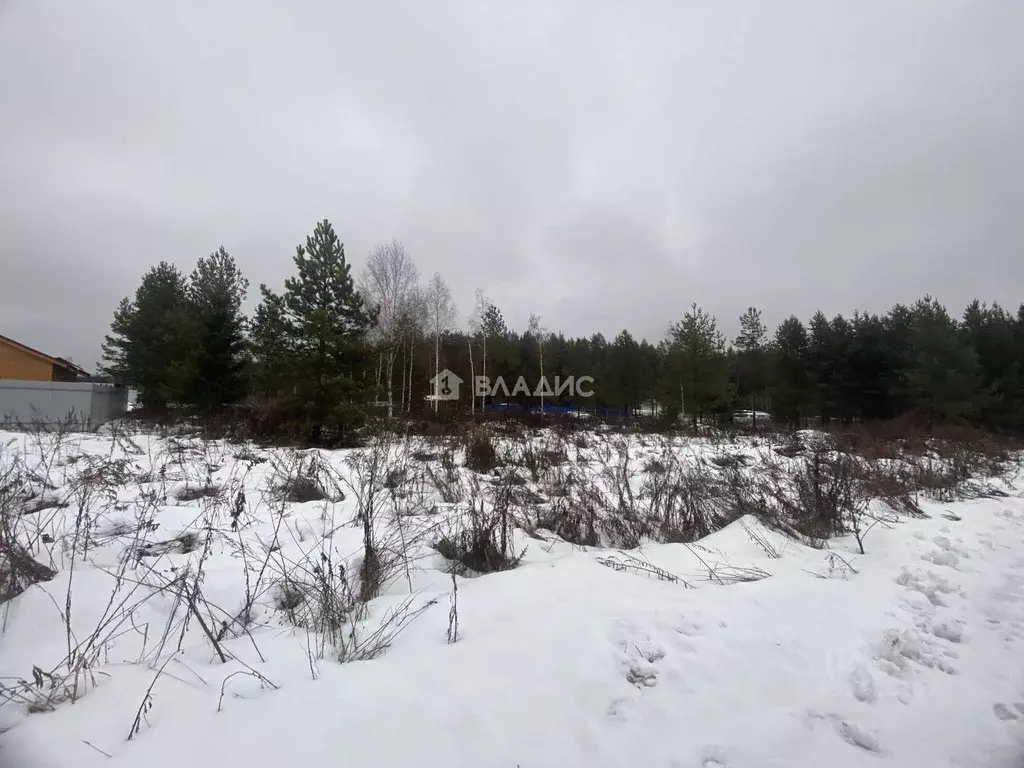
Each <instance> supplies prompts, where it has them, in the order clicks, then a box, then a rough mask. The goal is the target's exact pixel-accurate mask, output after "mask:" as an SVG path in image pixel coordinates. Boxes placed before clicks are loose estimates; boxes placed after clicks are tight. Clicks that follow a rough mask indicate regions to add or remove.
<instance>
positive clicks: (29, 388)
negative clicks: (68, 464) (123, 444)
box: [0, 379, 128, 429]
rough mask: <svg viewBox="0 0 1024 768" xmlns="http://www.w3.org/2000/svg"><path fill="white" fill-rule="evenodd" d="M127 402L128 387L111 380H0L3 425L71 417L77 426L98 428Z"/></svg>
mask: <svg viewBox="0 0 1024 768" xmlns="http://www.w3.org/2000/svg"><path fill="white" fill-rule="evenodd" d="M127 405H128V390H127V389H125V388H124V387H115V386H113V385H110V384H93V383H92V382H74V383H70V382H68V383H64V382H57V381H16V380H13V379H3V380H0V427H2V426H5V425H9V426H24V425H28V424H32V423H34V422H42V423H43V424H47V425H54V424H57V423H60V422H65V421H68V420H70V421H72V422H73V423H74V427H75V428H77V429H96V428H97V427H99V426H100V425H101V424H103V423H104V422H107V421H110V420H111V419H116V418H117V417H119V416H121V415H122V414H123V413H124V412H125V409H126V408H127Z"/></svg>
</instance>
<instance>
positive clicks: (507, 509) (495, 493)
mask: <svg viewBox="0 0 1024 768" xmlns="http://www.w3.org/2000/svg"><path fill="white" fill-rule="evenodd" d="M490 501H491V503H490V504H487V503H486V500H485V499H484V498H483V496H482V495H481V492H480V489H479V486H478V485H475V486H474V488H473V492H472V497H471V499H470V502H469V509H468V511H467V514H466V515H465V516H464V519H463V520H461V521H459V523H458V524H456V525H455V526H454V528H453V529H452V530H449V531H446V532H444V533H442V535H441V536H440V537H439V538H438V539H437V540H436V541H435V543H434V548H435V549H436V550H437V551H438V552H439V553H440V554H441V556H442V557H444V558H445V559H447V560H451V561H452V562H454V563H456V564H457V566H458V567H460V568H461V569H462V570H463V572H466V571H471V572H473V573H477V574H484V573H495V572H497V571H507V570H510V569H512V568H515V567H516V566H517V565H518V564H519V561H520V560H521V559H522V557H523V554H525V552H520V553H518V554H516V553H514V552H513V551H512V540H511V539H512V536H511V534H512V528H513V518H512V509H511V504H512V493H511V489H510V487H509V486H503V485H500V484H499V485H497V486H495V487H494V488H493V489H492V491H491V499H490Z"/></svg>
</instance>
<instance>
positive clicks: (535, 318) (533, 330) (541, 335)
mask: <svg viewBox="0 0 1024 768" xmlns="http://www.w3.org/2000/svg"><path fill="white" fill-rule="evenodd" d="M526 335H527V336H529V337H530V338H532V339H533V340H534V341H536V342H537V352H538V353H539V355H540V381H538V382H537V390H538V391H539V392H540V412H541V415H543V414H544V388H545V382H544V340H545V337H546V336H547V331H545V330H544V329H543V328H541V326H540V315H535V314H533V313H532V312H531V313H530V319H529V321H528V323H527V326H526Z"/></svg>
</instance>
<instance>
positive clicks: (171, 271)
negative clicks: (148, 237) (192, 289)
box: [102, 261, 196, 408]
mask: <svg viewBox="0 0 1024 768" xmlns="http://www.w3.org/2000/svg"><path fill="white" fill-rule="evenodd" d="M187 299H188V291H187V285H186V282H185V278H184V276H183V275H182V274H181V272H180V271H179V270H178V268H177V267H175V266H174V265H173V264H169V263H168V262H165V261H161V262H160V263H159V264H157V265H156V266H155V267H152V268H151V269H150V270H149V271H148V272H147V273H146V274H145V275H143V277H142V281H141V283H140V284H139V287H138V288H137V289H136V291H135V297H134V299H133V300H129V299H128V298H124V299H122V300H121V302H120V303H119V304H118V306H117V309H116V310H115V311H114V320H113V322H112V323H111V326H110V333H109V334H108V335H107V336H106V338H105V340H104V342H103V363H102V371H103V373H105V374H107V375H109V376H111V377H112V378H113V379H114V380H116V381H119V382H122V383H125V384H127V385H129V386H132V387H135V388H136V389H138V391H139V400H140V401H141V402H142V403H143V404H144V405H145V406H147V407H152V408H163V407H165V406H166V405H167V403H169V402H180V401H181V400H182V399H183V397H184V394H185V389H186V387H187V381H188V366H189V355H190V352H191V350H192V349H193V348H194V345H195V333H196V325H195V323H194V322H193V320H192V318H191V317H190V315H189V312H188V301H187Z"/></svg>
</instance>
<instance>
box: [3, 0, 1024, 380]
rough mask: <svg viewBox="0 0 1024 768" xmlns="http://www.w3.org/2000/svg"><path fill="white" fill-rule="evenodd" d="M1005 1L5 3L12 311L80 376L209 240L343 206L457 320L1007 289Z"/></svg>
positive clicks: (1023, 110)
mask: <svg viewBox="0 0 1024 768" xmlns="http://www.w3.org/2000/svg"><path fill="white" fill-rule="evenodd" d="M1021 29H1024V6H1022V5H1021V4H1020V3H1018V2H1014V0H1006V1H1005V2H996V1H995V0H991V1H990V0H976V1H975V2H971V3H963V2H959V0H956V1H954V0H901V1H900V2H898V3H893V2H891V1H889V0H868V1H866V2H859V3H822V2H812V1H811V0H806V1H804V0H791V1H790V0H787V1H786V2H780V3H744V4H724V3H698V2H681V1H680V0H671V1H670V0H664V1H663V2H662V1H657V0H649V1H648V2H640V3H633V4H628V3H622V2H617V1H616V2H612V1H611V0H607V1H602V2H595V1H594V0H587V2H584V1H583V0H563V2H560V3H551V2H540V1H539V0H534V1H532V2H521V3H508V4H504V5H501V6H499V5H495V4H492V3H470V2H456V1H455V0H448V1H447V2H444V1H442V2H433V3H419V2H411V1H410V2H395V3H387V4H380V3H363V4H348V3H333V2H327V0H321V1H314V0H304V1H300V2H293V3H279V2H271V0H259V1H258V2H252V1H251V0H250V1H248V2H242V1H241V0H210V1H208V2H203V3H199V2H191V3H190V2H171V1H170V0H149V1H148V2H145V3H131V2H127V0H81V2H75V3H66V2H60V1H59V0H7V2H6V3H4V4H3V5H0V105H2V107H0V109H2V118H0V147H3V150H2V152H0V333H4V334H7V335H11V336H14V337H16V338H19V339H21V340H24V341H25V342H26V343H30V344H33V345H36V346H39V347H42V348H44V349H46V350H48V351H51V352H53V353H55V354H63V355H71V356H73V357H74V358H75V359H76V360H78V361H80V362H83V363H86V364H89V365H91V364H92V362H93V361H95V360H96V359H97V357H98V355H99V342H100V340H101V338H102V335H103V333H104V332H105V331H106V329H107V326H108V323H109V319H110V314H111V312H112V310H113V307H114V305H115V304H116V302H117V300H118V299H119V298H120V297H121V296H123V295H126V294H129V293H131V291H133V290H134V287H135V285H136V283H137V281H138V278H139V276H140V274H141V273H142V272H143V271H144V270H145V269H146V268H147V267H148V266H149V265H151V264H152V263H154V262H156V261H157V260H160V259H167V260H171V261H174V262H176V263H178V264H179V265H180V266H181V267H182V268H183V269H186V270H187V269H190V268H191V266H192V264H194V262H195V260H196V259H197V258H199V257H201V256H204V255H206V254H207V253H209V252H210V251H212V250H213V249H215V248H216V247H217V246H218V245H220V244H223V245H225V246H226V247H227V248H228V249H229V250H230V251H231V252H232V253H233V254H234V255H235V256H236V258H237V259H238V260H239V262H240V263H241V265H242V267H243V269H244V271H245V273H246V274H247V276H248V277H249V278H250V280H251V281H252V282H253V284H254V285H255V284H258V283H259V282H267V283H270V284H272V285H275V286H276V285H279V284H280V282H281V281H282V280H283V278H284V277H285V276H286V275H287V274H288V272H289V269H290V258H291V255H292V253H293V252H294V247H295V245H296V244H298V243H299V242H301V241H302V239H303V238H304V236H305V234H306V233H307V232H309V231H310V230H311V229H312V227H313V225H314V223H315V222H316V221H317V220H318V219H320V218H324V217H327V218H330V219H331V220H332V222H334V224H335V226H336V227H337V229H338V230H339V232H340V233H341V235H342V238H343V240H344V241H345V244H346V248H347V251H348V254H349V256H350V258H351V259H352V261H353V262H354V263H355V264H356V265H357V267H358V266H359V265H360V264H361V263H362V261H363V258H364V255H365V253H366V251H367V250H368V249H369V248H370V247H371V246H372V245H373V244H374V243H376V242H380V241H384V240H389V239H391V238H392V237H397V238H399V239H401V240H403V241H404V242H405V244H406V246H407V247H408V249H409V250H410V252H411V253H412V255H413V256H414V258H415V259H416V261H417V263H418V265H419V267H420V269H421V271H423V272H424V273H425V274H430V273H432V272H433V271H435V270H439V271H440V272H441V273H442V274H443V275H444V276H445V278H446V279H447V280H448V281H449V283H450V284H451V285H452V288H453V291H454V293H455V296H456V299H457V300H458V301H459V304H460V307H461V309H462V310H463V314H465V313H466V312H467V311H468V310H469V308H470V304H471V303H472V298H473V293H474V291H475V289H476V288H477V287H482V288H484V290H485V291H486V292H487V293H488V294H489V295H490V296H491V297H492V298H493V299H494V300H495V301H496V302H497V303H498V304H499V306H500V307H501V308H502V310H503V311H504V313H505V315H506V318H507V319H508V320H509V321H510V322H511V323H513V324H514V325H518V326H520V327H521V326H523V325H525V322H526V318H527V315H528V314H529V313H530V312H538V313H540V314H541V315H542V316H543V317H544V321H545V325H547V326H548V327H549V328H551V329H552V330H559V329H561V330H563V331H565V332H566V333H572V334H579V333H591V332H594V331H602V332H603V333H605V334H606V335H609V336H611V335H614V334H615V333H616V332H617V331H618V330H620V329H621V328H623V327H627V328H629V329H630V330H632V331H633V332H634V333H635V334H637V335H645V336H648V337H650V338H652V339H656V338H659V337H660V336H661V334H662V333H663V331H664V328H665V326H666V325H667V324H668V323H669V322H670V321H671V320H673V319H675V318H676V317H678V315H679V314H680V313H681V312H682V311H683V310H684V308H685V307H687V306H688V305H689V304H690V303H691V302H693V301H697V302H699V303H702V304H704V305H705V306H706V307H707V308H708V309H710V310H711V311H713V312H715V313H716V314H718V315H719V317H720V320H721V322H722V324H723V325H724V326H725V327H726V328H727V329H731V328H732V327H733V326H734V319H733V318H735V316H736V315H738V314H739V312H740V311H742V309H743V308H745V307H746V306H747V305H748V304H754V305H757V306H760V307H762V308H763V309H764V310H765V315H766V318H767V319H769V320H770V321H772V322H775V321H777V320H779V319H781V317H782V316H783V315H785V314H788V313H789V312H796V313H798V314H800V315H802V316H808V315H809V314H810V313H811V312H813V311H814V310H815V309H817V308H819V307H820V308H822V309H824V310H825V311H826V312H829V313H834V312H844V313H848V312H850V311H852V310H853V309H855V308H862V309H868V310H873V311H883V310H885V309H886V308H888V306H890V305H891V304H893V303H894V302H896V301H909V300H912V299H914V298H916V297H917V296H919V295H921V294H923V293H925V292H930V293H932V294H934V295H937V296H938V297H939V298H940V299H942V300H943V301H945V302H947V303H948V304H949V305H950V307H951V309H952V310H953V311H954V312H959V311H960V309H961V308H962V306H963V305H964V304H966V303H967V302H968V301H969V300H970V299H971V298H973V297H974V296H980V297H982V298H987V299H989V300H992V299H995V300H998V301H1000V302H1002V303H1004V304H1006V305H1010V306H1016V304H1017V303H1019V302H1020V301H1021V300H1024V258H1022V252H1024V223H1022V217H1021V216H1020V211H1021V210H1022V208H1024V205H1022V204H1024V153H1022V152H1021V151H1020V149H1019V136H1021V135H1024V54H1022V53H1021V52H1020V48H1019V32H1020V30H1021Z"/></svg>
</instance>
